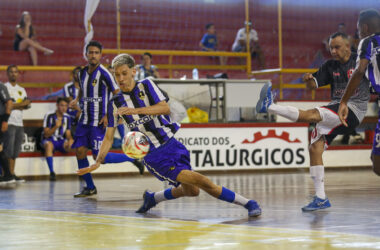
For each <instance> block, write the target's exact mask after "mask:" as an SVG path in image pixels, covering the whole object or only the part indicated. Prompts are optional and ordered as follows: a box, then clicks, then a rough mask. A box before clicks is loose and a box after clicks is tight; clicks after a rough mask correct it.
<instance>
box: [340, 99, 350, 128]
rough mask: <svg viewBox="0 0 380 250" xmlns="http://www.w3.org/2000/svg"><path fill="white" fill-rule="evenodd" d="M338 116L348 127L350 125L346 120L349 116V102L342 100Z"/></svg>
mask: <svg viewBox="0 0 380 250" xmlns="http://www.w3.org/2000/svg"><path fill="white" fill-rule="evenodd" d="M338 116H339V120H340V121H341V122H342V124H343V125H344V126H346V127H348V124H347V122H346V119H347V116H348V107H347V104H346V103H344V102H341V103H340V105H339V110H338Z"/></svg>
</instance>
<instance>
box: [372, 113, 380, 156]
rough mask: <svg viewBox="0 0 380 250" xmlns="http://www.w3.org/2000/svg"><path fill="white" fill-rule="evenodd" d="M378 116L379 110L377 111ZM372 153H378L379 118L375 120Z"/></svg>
mask: <svg viewBox="0 0 380 250" xmlns="http://www.w3.org/2000/svg"><path fill="white" fill-rule="evenodd" d="M379 117H380V112H379ZM372 154H374V155H380V119H379V120H378V122H377V126H376V129H375V136H374V138H373V146H372Z"/></svg>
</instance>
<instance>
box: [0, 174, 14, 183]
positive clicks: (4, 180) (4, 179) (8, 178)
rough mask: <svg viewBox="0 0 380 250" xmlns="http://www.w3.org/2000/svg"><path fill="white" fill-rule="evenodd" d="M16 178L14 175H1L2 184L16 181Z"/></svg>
mask: <svg viewBox="0 0 380 250" xmlns="http://www.w3.org/2000/svg"><path fill="white" fill-rule="evenodd" d="M15 182H16V180H15V178H14V177H13V176H0V185H2V184H10V183H15Z"/></svg>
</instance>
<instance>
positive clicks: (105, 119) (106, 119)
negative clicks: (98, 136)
mask: <svg viewBox="0 0 380 250" xmlns="http://www.w3.org/2000/svg"><path fill="white" fill-rule="evenodd" d="M100 124H103V127H104V128H106V127H107V125H108V118H107V115H105V116H103V118H102V119H101V120H100V122H99V125H100Z"/></svg>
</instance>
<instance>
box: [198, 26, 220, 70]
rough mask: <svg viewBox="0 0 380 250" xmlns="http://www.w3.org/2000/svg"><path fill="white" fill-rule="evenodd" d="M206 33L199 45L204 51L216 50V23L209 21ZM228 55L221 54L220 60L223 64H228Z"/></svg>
mask: <svg viewBox="0 0 380 250" xmlns="http://www.w3.org/2000/svg"><path fill="white" fill-rule="evenodd" d="M205 28H206V34H204V35H203V37H202V40H201V41H200V42H199V46H200V47H201V49H202V50H204V51H216V48H217V46H218V39H217V37H216V30H215V25H214V24H213V23H208V24H206V26H205ZM226 60H227V57H224V56H220V57H219V61H220V64H221V65H225V64H226Z"/></svg>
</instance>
